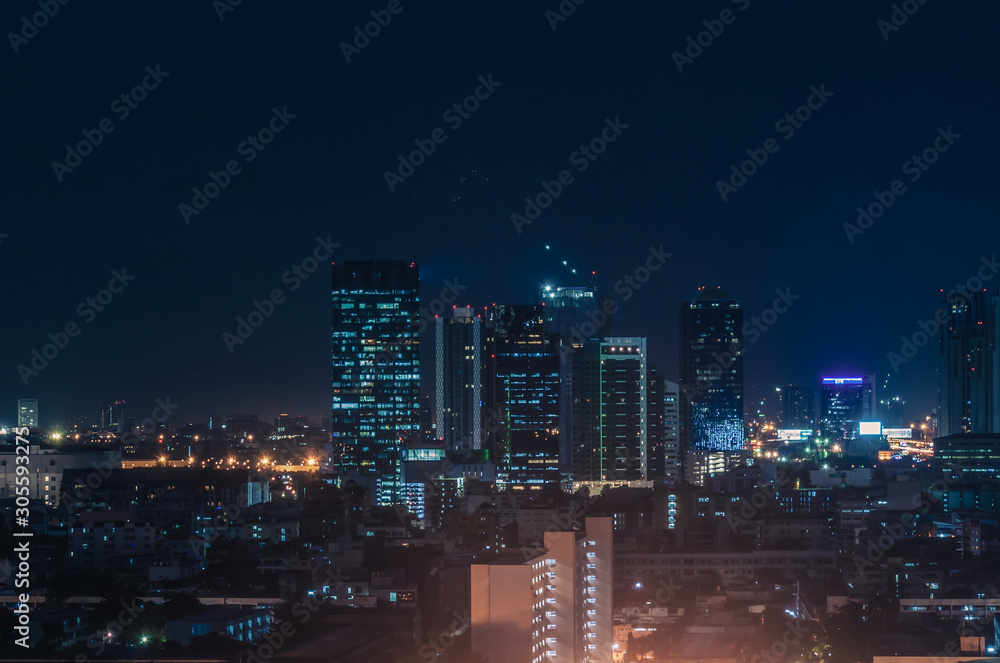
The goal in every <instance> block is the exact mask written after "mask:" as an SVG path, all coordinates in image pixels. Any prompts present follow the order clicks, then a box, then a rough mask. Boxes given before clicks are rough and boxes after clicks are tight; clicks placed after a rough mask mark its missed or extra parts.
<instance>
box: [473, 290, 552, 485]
mask: <svg viewBox="0 0 1000 663" xmlns="http://www.w3.org/2000/svg"><path fill="white" fill-rule="evenodd" d="M543 308H544V307H543V306H541V305H500V306H494V307H491V308H489V309H487V319H486V336H487V344H486V345H487V350H486V352H485V360H484V366H485V370H484V373H483V387H484V390H485V399H484V400H485V401H486V403H487V412H486V413H485V416H484V422H485V424H484V425H485V428H486V430H487V438H488V443H487V447H488V448H489V451H490V453H491V454H493V457H494V459H495V461H496V464H497V482H498V483H499V484H500V485H507V484H508V483H509V481H510V470H511V467H512V459H513V458H521V459H525V460H527V459H533V462H532V463H531V465H532V466H534V467H537V468H538V470H539V471H538V472H537V475H536V476H534V477H531V478H528V479H526V476H529V475H530V473H528V475H525V474H522V473H518V475H519V479H518V480H519V481H525V480H527V481H529V483H531V484H533V485H538V481H545V480H547V479H545V478H548V477H550V476H551V472H550V470H551V468H552V467H553V465H555V466H556V467H558V466H559V457H560V447H559V400H560V399H559V391H560V384H559V352H558V347H557V344H556V342H555V341H554V340H553V339H552V338H550V337H549V336H548V335H547V334H546V333H545V328H544V317H543V316H544V313H543ZM519 463H520V461H518V463H515V465H516V464H519ZM543 477H544V478H543Z"/></svg>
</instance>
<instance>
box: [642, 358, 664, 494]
mask: <svg viewBox="0 0 1000 663" xmlns="http://www.w3.org/2000/svg"><path fill="white" fill-rule="evenodd" d="M646 376H647V380H646V384H647V387H646V448H647V450H648V451H647V453H646V478H648V479H662V478H663V475H664V466H665V462H664V451H665V450H664V424H665V422H664V417H665V415H666V399H665V398H664V395H663V387H664V379H663V373H661V372H660V371H658V370H656V367H655V366H653V365H652V364H650V365H649V366H647V367H646Z"/></svg>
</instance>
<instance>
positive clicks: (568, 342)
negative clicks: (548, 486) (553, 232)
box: [536, 285, 615, 489]
mask: <svg viewBox="0 0 1000 663" xmlns="http://www.w3.org/2000/svg"><path fill="white" fill-rule="evenodd" d="M536 299H537V301H536V303H539V304H544V306H545V308H544V309H543V311H544V318H545V332H546V333H547V334H548V335H549V337H550V338H553V339H556V338H558V342H559V377H560V394H559V403H560V406H559V407H560V411H559V421H560V429H559V439H560V446H561V449H560V452H559V453H560V463H561V465H562V467H563V472H562V480H563V485H564V486H566V487H567V489H568V488H569V487H570V486H571V484H572V481H573V479H574V468H575V465H576V462H575V460H574V458H575V450H576V446H577V443H578V441H579V439H578V438H579V437H580V436H582V437H585V438H587V437H589V436H591V435H592V432H591V431H583V432H582V433H580V434H579V435H578V434H577V432H576V431H574V430H573V428H574V426H575V425H576V421H577V419H576V418H575V417H574V415H573V407H574V397H573V393H574V390H576V389H577V387H576V386H575V382H576V380H575V375H574V373H573V366H574V363H575V362H574V357H576V356H577V355H578V354H579V353H580V352H581V351H582V349H583V346H584V344H585V343H586V342H587V341H590V340H592V339H597V338H599V337H603V336H611V333H612V332H611V330H612V328H613V326H614V315H613V311H614V310H615V307H614V306H609V305H607V304H606V303H605V300H603V299H600V298H598V296H597V289H596V288H595V287H594V286H576V287H561V286H551V285H545V286H542V287H541V288H539V290H538V294H537V298H536ZM612 304H613V303H612ZM598 425H599V423H598Z"/></svg>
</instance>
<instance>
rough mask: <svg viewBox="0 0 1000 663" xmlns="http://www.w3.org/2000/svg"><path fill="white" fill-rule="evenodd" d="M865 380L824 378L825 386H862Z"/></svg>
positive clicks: (861, 378)
mask: <svg viewBox="0 0 1000 663" xmlns="http://www.w3.org/2000/svg"><path fill="white" fill-rule="evenodd" d="M864 381H865V379H864V378H863V377H860V378H823V384H862V383H864Z"/></svg>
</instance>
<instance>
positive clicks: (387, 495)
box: [330, 261, 420, 505]
mask: <svg viewBox="0 0 1000 663" xmlns="http://www.w3.org/2000/svg"><path fill="white" fill-rule="evenodd" d="M418 290H419V268H418V267H417V265H416V264H414V263H407V262H402V261H373V262H362V261H348V262H344V263H341V264H335V265H334V266H333V288H332V296H331V306H332V312H333V323H332V331H331V349H332V355H333V375H332V388H333V399H332V401H333V402H332V413H333V416H332V421H331V427H330V430H331V434H332V436H333V446H334V459H335V465H336V468H337V470H338V471H339V473H340V474H341V477H342V478H343V477H345V476H352V475H357V476H369V477H372V478H373V479H374V481H375V486H376V489H375V494H374V495H373V498H374V502H375V503H376V504H380V505H389V504H397V503H400V502H402V501H403V499H404V495H403V494H402V491H403V455H402V454H403V448H404V445H405V443H406V442H408V441H409V440H410V438H411V437H412V436H414V435H417V434H419V431H420V360H419V343H420V340H419V321H418V316H419V310H418Z"/></svg>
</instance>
